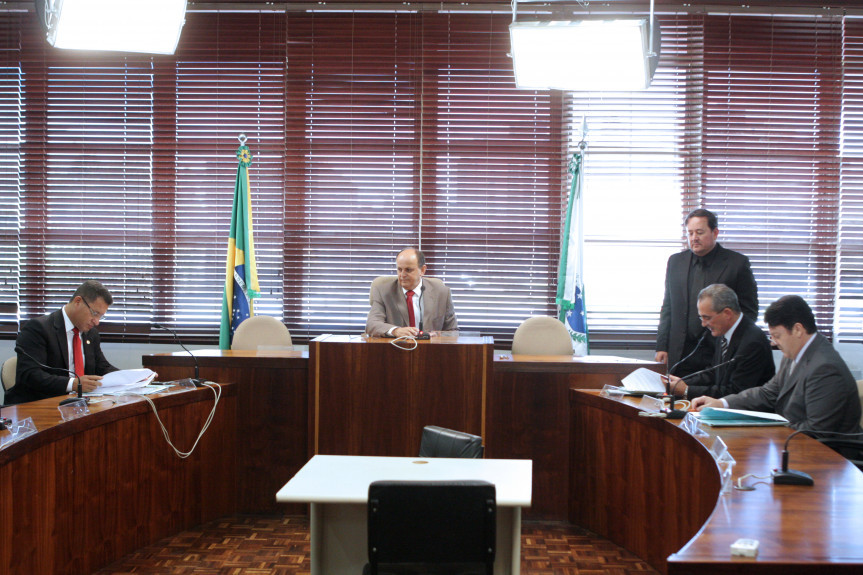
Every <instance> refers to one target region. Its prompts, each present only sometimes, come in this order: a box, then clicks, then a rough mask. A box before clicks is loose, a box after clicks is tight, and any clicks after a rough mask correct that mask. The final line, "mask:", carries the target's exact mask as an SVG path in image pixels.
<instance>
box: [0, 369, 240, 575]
mask: <svg viewBox="0 0 863 575" xmlns="http://www.w3.org/2000/svg"><path fill="white" fill-rule="evenodd" d="M60 399H62V398H59V397H58V398H52V399H45V400H42V401H36V402H32V403H27V404H22V405H19V406H12V407H7V408H4V409H3V416H4V417H9V418H12V419H13V420H23V419H24V418H26V417H32V419H33V422H34V423H35V424H36V427H37V429H38V432H37V433H36V434H34V435H30V436H28V437H25V438H23V439H21V440H20V441H18V442H16V443H13V444H11V445H9V446H7V447H5V448H3V449H0V573H3V574H4V575H7V574H9V575H11V574H19V573H20V574H22V575H24V574H27V575H33V574H37V575H39V574H44V575H57V574H63V573H74V574H78V573H80V574H84V573H92V572H93V571H95V570H97V569H99V568H101V567H103V566H105V565H108V564H110V563H111V562H113V561H115V560H117V559H119V558H120V557H123V556H124V555H126V554H128V553H130V552H131V551H134V550H136V549H140V548H141V547H144V546H146V545H149V544H151V543H153V542H155V541H158V540H159V539H162V538H163V537H166V536H168V535H173V534H175V533H177V532H179V531H182V530H183V529H188V528H190V527H193V526H196V525H200V524H201V523H204V522H206V521H209V520H211V519H214V518H217V517H221V516H224V515H230V514H232V513H234V512H235V511H236V498H237V487H236V486H237V474H236V470H235V467H234V465H233V464H232V463H233V462H234V461H235V459H236V440H235V431H236V389H235V386H232V385H225V386H223V392H222V397H221V400H220V402H219V405H218V408H217V410H216V414H215V416H214V418H213V421H212V423H211V424H210V427H209V428H208V429H207V431H206V433H205V434H204V436H203V437H202V438H201V441H200V442H199V443H198V446H197V448H196V449H195V452H194V453H193V454H192V455H191V456H190V457H188V458H186V459H180V458H179V457H177V455H175V454H174V451H173V450H172V449H171V448H170V447H169V446H168V445H167V443H166V442H165V439H164V437H163V436H162V431H161V429H160V427H159V425H158V423H157V421H156V418H155V416H154V415H153V412H152V410H151V409H150V406H149V405H148V404H147V403H146V402H145V401H144V400H142V399H136V400H134V401H133V402H131V403H124V404H118V405H112V404H111V403H110V402H103V403H96V404H92V405H91V406H90V411H91V413H90V415H86V416H84V417H82V418H79V419H75V420H72V421H68V422H63V421H62V420H61V419H60V413H59V411H58V410H57V405H58V404H59V402H60ZM154 400H155V403H156V406H157V407H158V409H159V415H160V417H161V418H162V421H163V423H164V424H165V427H166V428H167V429H168V432H169V433H170V435H171V439H172V440H173V442H174V445H176V446H177V447H178V448H179V449H180V450H183V451H188V450H189V449H190V448H191V446H192V444H193V443H194V441H195V438H196V437H197V435H198V433H199V431H200V429H201V426H202V425H203V423H204V421H205V419H206V418H207V416H208V415H209V413H210V410H211V408H212V405H213V393H212V392H211V391H210V390H209V389H206V388H202V389H196V390H192V391H186V392H182V393H174V394H164V395H161V394H160V395H159V396H157V397H155V398H154ZM8 433H9V432H8V431H0V434H8Z"/></svg>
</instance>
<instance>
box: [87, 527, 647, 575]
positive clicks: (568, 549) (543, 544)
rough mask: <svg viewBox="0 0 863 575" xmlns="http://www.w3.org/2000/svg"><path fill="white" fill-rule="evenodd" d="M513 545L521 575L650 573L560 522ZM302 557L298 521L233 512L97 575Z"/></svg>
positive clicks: (245, 569)
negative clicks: (518, 554) (519, 559)
mask: <svg viewBox="0 0 863 575" xmlns="http://www.w3.org/2000/svg"><path fill="white" fill-rule="evenodd" d="M521 541H522V551H521V555H522V563H521V565H522V567H521V572H522V573H523V574H524V575H599V574H614V575H628V574H630V573H649V574H654V575H655V574H656V571H654V570H653V569H652V568H650V566H649V565H647V563H645V562H644V561H642V560H641V559H639V558H638V557H636V556H634V555H633V554H631V553H629V552H628V551H626V550H625V549H622V548H620V547H618V546H617V545H614V544H613V543H611V542H609V541H606V540H605V539H602V538H600V537H598V536H597V535H594V534H593V533H591V532H589V531H586V530H584V529H581V528H580V527H576V526H573V525H569V524H566V523H561V522H549V521H525V522H524V523H523V524H522V537H521ZM308 555H309V521H308V519H307V518H306V517H300V516H287V517H260V516H239V515H237V516H231V517H225V518H223V519H218V520H216V521H212V522H210V523H207V524H204V525H201V526H200V527H198V528H197V529H194V530H190V531H184V532H182V533H179V534H177V535H176V536H174V537H170V538H168V539H164V540H162V541H160V542H159V543H157V544H155V545H151V546H149V547H145V548H143V549H140V550H138V551H136V552H134V553H132V554H130V555H128V556H126V557H124V558H123V559H121V560H120V561H117V562H116V563H114V564H113V565H109V566H108V567H106V568H104V569H102V570H100V571H98V572H97V575H108V574H114V575H123V574H126V573H129V574H132V573H135V574H170V575H190V574H194V575H215V574H218V575H240V574H242V575H307V574H308V573H309V556H308ZM334 575H337V574H334Z"/></svg>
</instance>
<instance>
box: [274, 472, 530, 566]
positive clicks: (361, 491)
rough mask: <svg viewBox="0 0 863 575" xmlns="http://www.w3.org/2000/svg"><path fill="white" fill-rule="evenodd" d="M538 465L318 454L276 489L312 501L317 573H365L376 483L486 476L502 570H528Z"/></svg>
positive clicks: (286, 498) (288, 498) (280, 496)
mask: <svg viewBox="0 0 863 575" xmlns="http://www.w3.org/2000/svg"><path fill="white" fill-rule="evenodd" d="M532 472H533V462H532V461H530V460H522V459H444V458H432V459H424V458H419V457H358V456H344V455H315V456H314V457H312V459H311V460H309V462H308V463H306V465H305V466H303V468H302V469H300V471H299V472H298V473H297V474H296V475H295V476H294V477H293V478H292V479H291V480H290V481H288V483H287V484H286V485H285V486H284V487H282V488H281V489H280V490H279V492H278V493H277V494H276V501H279V502H301V503H311V526H310V528H311V563H312V565H311V567H312V575H324V574H327V575H342V574H360V573H362V570H363V565H365V564H366V563H367V562H368V551H367V541H368V533H367V531H366V523H367V519H366V517H367V512H366V505H367V503H368V494H369V493H368V492H369V485H370V484H371V483H372V482H373V481H379V480H395V481H403V480H405V481H411V480H413V481H452V480H483V481H488V482H489V483H493V484H494V485H495V490H496V493H497V553H496V559H495V565H494V573H495V575H518V573H520V571H521V508H522V507H530V503H531V485H532Z"/></svg>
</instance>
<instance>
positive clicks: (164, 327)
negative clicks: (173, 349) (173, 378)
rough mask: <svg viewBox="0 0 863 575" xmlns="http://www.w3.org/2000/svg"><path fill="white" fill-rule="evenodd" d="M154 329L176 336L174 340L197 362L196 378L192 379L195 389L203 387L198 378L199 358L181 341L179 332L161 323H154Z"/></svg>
mask: <svg viewBox="0 0 863 575" xmlns="http://www.w3.org/2000/svg"><path fill="white" fill-rule="evenodd" d="M153 327H155V328H156V329H163V330H165V331H168V332H171V334H173V336H174V340H176V342H177V343H178V344H179V345H180V347H182V348H183V349H184V350H185V352H186V353H188V354H189V355H191V356H192V361H194V362H195V378H194V379H192V383H194V384H195V387H201V385H203V383H204V382H203V381H201V378H200V377H198V358H197V357H195V354H194V353H192V352H191V351H189V348H187V347H186V346H185V345H183V342H182V341H180V336H178V335H177V332H176V331H174V330H173V329H171V328H169V327H168V326H166V325H162V324H160V323H154V324H153Z"/></svg>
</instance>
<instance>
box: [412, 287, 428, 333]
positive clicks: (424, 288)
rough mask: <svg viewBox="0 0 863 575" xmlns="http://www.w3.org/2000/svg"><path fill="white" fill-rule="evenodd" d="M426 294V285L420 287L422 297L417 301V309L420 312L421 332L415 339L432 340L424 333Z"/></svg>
mask: <svg viewBox="0 0 863 575" xmlns="http://www.w3.org/2000/svg"><path fill="white" fill-rule="evenodd" d="M425 292H426V286H425V284H423V285H422V286H420V297H419V299H418V300H417V307H418V308H419V310H420V321H419V329H420V332H419V333H418V334H417V336H416V337H415V338H414V339H429V338H430V336H429V334H427V333H424V332H423V295H425Z"/></svg>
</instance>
